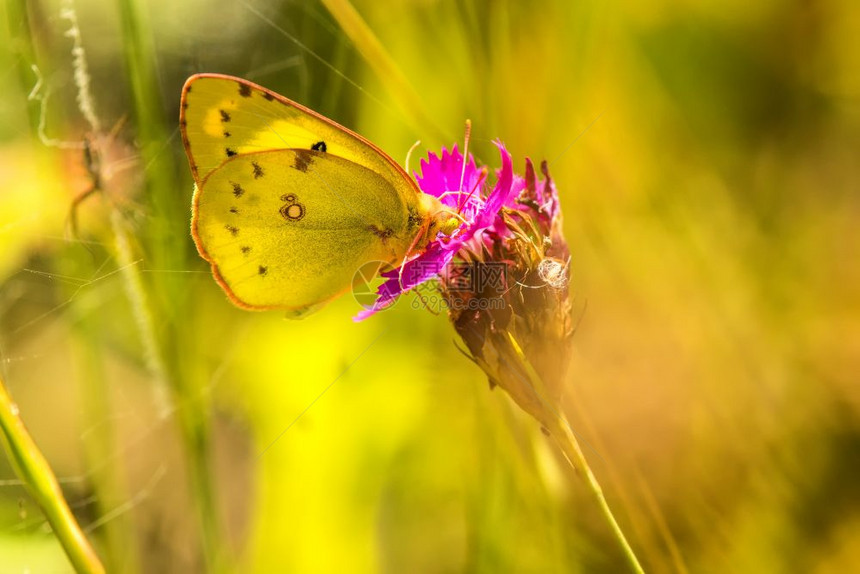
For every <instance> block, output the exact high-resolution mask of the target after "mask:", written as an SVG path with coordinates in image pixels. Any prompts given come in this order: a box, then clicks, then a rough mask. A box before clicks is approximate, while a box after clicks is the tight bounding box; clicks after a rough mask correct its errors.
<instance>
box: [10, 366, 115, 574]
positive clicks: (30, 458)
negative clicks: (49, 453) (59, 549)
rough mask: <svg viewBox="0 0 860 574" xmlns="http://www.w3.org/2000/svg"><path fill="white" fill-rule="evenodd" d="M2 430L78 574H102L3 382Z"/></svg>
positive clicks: (14, 460)
mask: <svg viewBox="0 0 860 574" xmlns="http://www.w3.org/2000/svg"><path fill="white" fill-rule="evenodd" d="M0 427H2V438H3V446H4V447H5V448H6V453H7V454H8V456H9V460H10V461H11V462H12V467H13V468H14V469H15V473H16V474H17V475H18V477H19V478H20V479H21V480H22V481H23V482H24V484H25V485H27V489H28V490H29V491H30V494H31V495H32V496H33V498H34V499H35V500H36V502H37V503H38V504H39V506H40V507H41V508H42V512H44V513H45V517H46V518H47V519H48V523H49V524H50V525H51V528H52V529H53V531H54V534H56V536H57V539H58V540H59V541H60V544H62V545H63V549H64V550H65V551H66V555H67V556H68V557H69V561H70V562H71V563H72V566H74V568H75V570H76V571H77V572H85V573H93V574H96V573H98V574H101V573H103V572H104V571H105V569H104V566H102V563H101V561H100V560H99V557H98V556H97V555H96V553H95V550H93V547H92V546H91V545H90V543H89V541H88V540H87V538H86V536H84V533H83V532H82V531H81V527H80V526H79V525H78V523H77V521H76V520H75V517H74V515H72V511H71V510H70V509H69V505H68V504H66V499H65V498H64V497H63V491H62V490H61V489H60V484H59V483H58V482H57V477H56V476H54V473H53V472H52V471H51V467H50V466H49V465H48V461H47V460H45V457H44V456H43V455H42V453H41V451H40V450H39V447H37V446H36V443H35V442H34V441H33V438H32V437H31V436H30V433H28V432H27V428H26V427H25V426H24V421H22V420H21V417H20V416H18V406H17V405H16V404H15V403H14V402H13V401H12V397H11V396H9V393H8V392H7V391H6V386H5V385H4V384H3V381H2V379H0Z"/></svg>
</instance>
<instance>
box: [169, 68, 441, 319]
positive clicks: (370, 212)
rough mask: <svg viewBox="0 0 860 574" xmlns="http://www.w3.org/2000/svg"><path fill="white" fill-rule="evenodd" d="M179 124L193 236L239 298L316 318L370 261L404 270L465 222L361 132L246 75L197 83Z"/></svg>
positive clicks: (189, 87)
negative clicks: (189, 177) (189, 178)
mask: <svg viewBox="0 0 860 574" xmlns="http://www.w3.org/2000/svg"><path fill="white" fill-rule="evenodd" d="M179 125H180V130H181V132H182V141H183V143H184V144H185V152H186V154H187V155H188V162H189V164H190V165H191V172H192V174H193V176H194V182H195V191H194V199H193V204H192V219H191V233H192V235H193V237H194V242H195V244H196V245H197V250H198V251H199V253H200V255H201V256H202V257H203V258H204V259H206V260H207V261H209V262H210V263H211V264H212V274H213V275H214V277H215V279H216V280H217V281H218V283H219V284H220V285H221V287H222V288H223V289H224V291H225V292H226V293H227V296H228V297H229V298H230V300H231V301H232V302H233V303H235V304H236V305H238V306H239V307H243V308H245V309H253V310H264V309H286V310H288V311H290V312H291V313H292V315H294V316H301V315H303V314H306V313H308V312H311V311H313V310H315V309H317V308H319V307H320V306H322V305H323V304H324V303H326V302H328V301H330V300H332V299H334V298H335V297H337V296H338V295H340V294H342V293H343V292H345V291H347V290H348V289H349V286H350V283H351V280H352V277H353V274H354V273H355V271H356V270H358V269H359V268H360V267H362V266H363V265H364V264H366V263H368V262H370V261H381V262H384V263H386V264H388V265H391V266H396V265H399V264H400V263H401V262H402V261H403V260H404V259H405V258H406V257H408V256H410V255H411V254H412V253H413V252H414V251H415V250H420V249H423V248H424V247H425V246H426V244H427V243H428V242H429V241H431V240H432V239H433V238H434V237H436V235H437V234H438V232H439V231H443V232H448V233H450V232H451V230H453V229H454V228H456V225H457V222H456V219H455V218H454V217H452V215H451V213H450V212H449V211H447V212H446V210H445V208H444V207H443V206H442V204H441V203H440V202H439V201H438V200H437V199H436V198H435V197H432V196H429V195H426V194H423V193H421V192H420V191H419V189H418V187H417V186H416V184H415V182H414V181H413V180H412V178H411V177H410V176H409V175H408V174H407V173H406V172H405V171H404V170H403V169H402V168H401V167H400V166H399V165H398V164H397V163H396V162H395V161H394V160H392V159H391V158H390V157H389V156H388V155H386V154H385V153H384V152H383V151H382V150H380V149H379V148H377V147H376V146H375V145H373V144H372V143H370V142H369V141H367V140H366V139H364V138H363V137H361V136H360V135H358V134H356V133H354V132H352V131H350V130H348V129H346V128H344V127H343V126H340V125H338V124H336V123H335V122H333V121H331V120H329V119H328V118H325V117H323V116H321V115H319V114H317V113H316V112H314V111H312V110H310V109H308V108H306V107H304V106H301V105H300V104H297V103H295V102H293V101H291V100H288V99H287V98H285V97H283V96H281V95H279V94H276V93H274V92H272V91H270V90H267V89H266V88H263V87H261V86H258V85H256V84H254V83H251V82H248V81H246V80H243V79H241V78H235V77H231V76H224V75H220V74H198V75H195V76H191V77H190V78H188V80H187V81H186V82H185V87H184V88H183V90H182V101H181V106H180V115H179Z"/></svg>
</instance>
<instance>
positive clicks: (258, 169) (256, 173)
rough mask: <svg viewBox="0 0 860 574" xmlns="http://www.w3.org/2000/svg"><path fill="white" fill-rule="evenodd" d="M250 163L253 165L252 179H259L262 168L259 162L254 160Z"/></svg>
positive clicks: (261, 174)
mask: <svg viewBox="0 0 860 574" xmlns="http://www.w3.org/2000/svg"><path fill="white" fill-rule="evenodd" d="M251 165H252V166H253V167H254V179H260V178H261V177H263V168H262V167H260V164H258V163H257V162H255V161H252V162H251Z"/></svg>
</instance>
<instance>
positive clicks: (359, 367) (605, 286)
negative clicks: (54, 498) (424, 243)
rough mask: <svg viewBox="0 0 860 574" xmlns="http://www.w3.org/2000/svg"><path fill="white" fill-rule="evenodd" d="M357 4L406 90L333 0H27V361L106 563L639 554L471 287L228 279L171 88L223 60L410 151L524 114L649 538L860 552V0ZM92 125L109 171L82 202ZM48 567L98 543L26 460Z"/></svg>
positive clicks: (600, 431) (32, 391)
mask: <svg viewBox="0 0 860 574" xmlns="http://www.w3.org/2000/svg"><path fill="white" fill-rule="evenodd" d="M69 5H72V6H73V7H74V9H75V14H76V16H77V23H78V27H79V29H80V34H81V39H82V42H83V46H84V48H85V50H86V57H87V62H88V64H89V75H90V80H91V88H92V91H93V99H94V104H95V111H96V114H97V117H98V119H99V121H100V123H101V132H100V133H99V134H93V133H91V128H90V127H88V125H87V122H86V120H85V118H84V117H83V115H82V113H81V111H80V110H79V106H78V104H77V102H76V96H77V93H78V91H77V89H76V87H75V84H74V62H73V57H72V44H71V39H70V38H69V37H67V36H66V35H65V34H64V33H65V32H66V31H67V30H68V29H69V26H70V22H69V21H68V20H67V19H65V18H63V17H62V16H61V10H62V9H63V7H68V6H69ZM354 5H355V8H356V9H357V10H358V12H359V13H360V14H361V16H362V17H363V18H364V19H365V20H366V22H367V24H368V26H369V28H370V30H371V31H372V32H373V33H374V35H375V36H376V38H377V39H378V40H379V42H380V43H381V45H382V46H383V47H384V48H385V49H386V51H387V52H388V54H389V55H390V57H391V59H392V61H393V62H394V63H395V64H396V67H397V69H399V71H400V73H401V74H402V77H403V78H404V79H405V80H406V85H407V86H408V90H403V89H402V86H401V87H398V86H399V84H397V82H396V81H395V80H396V78H395V76H393V75H391V74H380V72H379V67H378V66H379V61H378V60H375V59H374V58H372V57H371V58H369V59H368V58H365V57H363V56H362V53H361V52H360V51H359V50H358V49H357V48H356V47H355V46H354V45H353V43H352V42H351V41H350V38H349V37H347V35H346V34H345V33H344V32H343V31H342V30H341V28H340V27H339V25H338V23H337V21H336V20H335V19H334V18H333V17H332V15H331V14H330V13H329V12H327V11H326V8H325V7H324V6H323V5H322V4H319V3H316V2H279V3H266V2H255V1H251V0H248V1H247V2H244V1H242V2H236V3H224V2H221V3H216V2H210V1H204V0H193V1H191V2H186V3H177V2H162V1H155V2H146V3H143V2H139V3H136V4H135V3H131V2H127V1H124V0H123V1H120V2H117V3H115V4H114V3H102V2H91V1H84V0H79V1H78V2H75V3H74V4H70V3H68V2H58V1H45V2H37V1H32V0H31V1H29V2H26V1H24V0H9V1H8V2H7V5H6V11H5V14H4V16H3V19H4V21H3V26H2V29H3V30H4V32H2V33H3V34H8V38H3V39H2V40H3V41H2V46H3V47H2V48H0V75H2V78H3V79H4V82H3V83H4V86H5V89H4V91H3V96H2V97H0V184H2V188H0V372H2V374H3V379H4V380H5V381H6V382H7V385H8V387H9V389H10V391H11V393H12V394H13V396H14V397H15V399H16V401H17V402H18V404H19V407H20V410H21V416H22V417H23V419H24V421H25V422H26V424H27V425H28V427H29V429H30V430H31V432H32V433H33V435H34V437H35V439H36V441H37V443H38V444H39V445H40V447H41V448H42V449H43V450H44V452H45V455H46V456H47V458H48V460H49V462H51V464H52V466H53V467H54V470H55V472H56V473H57V475H58V476H59V477H60V478H61V481H62V483H63V485H64V490H65V492H66V495H67V497H68V499H69V502H70V504H71V505H72V507H73V509H74V511H75V513H76V516H77V517H78V518H79V520H80V522H81V524H82V526H84V528H85V529H87V530H88V532H89V534H90V536H91V538H92V539H93V541H94V543H95V544H96V548H97V549H98V551H99V552H100V554H101V555H102V557H103V558H104V559H105V562H106V563H107V564H108V565H109V570H111V571H125V572H150V571H171V572H174V571H175V572H194V571H207V570H210V569H211V568H212V567H213V566H212V565H213V563H217V561H218V560H223V564H226V565H227V569H228V570H235V571H242V572H275V571H288V572H303V573H304V572H440V573H441V572H619V571H624V568H625V563H624V561H623V558H622V556H621V553H620V551H619V550H618V548H617V543H616V541H615V540H614V539H613V538H612V537H611V535H610V533H609V530H608V527H607V526H606V524H605V522H603V521H602V520H601V517H600V514H599V512H598V510H597V509H596V508H594V506H593V503H592V501H591V499H590V498H589V497H588V496H587V494H586V491H585V488H584V486H583V484H582V483H581V481H580V480H579V478H578V477H577V476H576V475H575V474H574V473H572V472H571V471H570V470H569V469H568V467H567V466H566V465H565V464H564V462H563V459H562V458H561V457H560V455H559V454H558V452H557V451H556V449H555V448H554V446H553V445H552V443H551V442H549V441H548V439H547V438H546V437H545V436H544V435H543V434H542V433H541V432H540V429H539V428H538V427H537V425H536V423H534V422H533V421H531V420H530V419H528V417H526V416H524V415H523V414H522V413H520V412H519V411H518V409H517V408H516V407H515V406H514V405H513V404H512V403H511V402H510V401H509V400H508V398H507V397H506V396H505V395H504V394H503V393H502V392H501V391H499V390H498V389H497V390H492V391H491V390H490V389H489V387H488V385H487V381H486V378H485V376H484V375H483V374H482V373H481V371H480V370H479V369H478V367H477V366H475V365H474V364H472V363H471V362H470V361H469V360H468V359H466V358H465V357H464V356H463V355H462V354H461V353H460V352H459V351H458V349H457V346H456V345H457V344H458V343H459V342H458V341H457V337H456V334H455V332H454V330H453V328H452V327H451V326H450V324H449V323H448V321H447V319H446V317H445V314H444V313H442V314H440V315H433V314H431V313H429V312H427V311H424V310H420V309H415V308H413V306H412V303H413V299H411V298H404V299H403V300H402V301H401V302H400V303H399V304H398V305H397V306H396V307H395V308H393V309H391V310H389V311H386V312H384V313H380V314H379V315H378V316H376V317H373V318H372V319H370V320H367V321H365V322H362V323H353V322H352V320H351V317H352V316H353V315H354V314H355V313H356V312H357V311H358V310H359V309H360V307H359V306H358V304H357V303H356V302H355V300H354V299H353V298H352V297H351V296H350V295H347V296H345V297H343V298H342V299H341V300H339V301H337V302H336V303H334V304H331V305H329V306H328V307H326V308H325V309H323V310H322V311H320V312H319V313H317V314H315V315H313V316H311V317H309V318H307V319H305V320H302V321H298V322H293V321H287V320H285V319H284V318H283V317H282V316H281V315H279V314H278V313H248V312H244V311H241V310H238V309H236V308H234V307H233V306H231V305H230V303H229V302H228V301H227V300H226V298H225V296H224V294H223V293H222V292H221V291H220V289H219V287H218V286H217V285H216V283H215V282H214V281H213V280H212V278H211V276H210V275H209V274H208V270H207V268H206V265H205V263H204V262H203V261H202V260H201V259H200V258H199V257H198V256H197V254H196V252H195V251H194V246H193V243H192V241H191V238H190V236H189V234H188V232H187V231H188V225H189V206H190V198H191V189H192V184H191V176H190V173H189V171H188V169H187V165H186V163H185V158H184V153H183V150H182V145H181V141H180V139H179V136H178V126H177V119H176V118H177V117H178V109H179V93H180V89H181V86H182V84H183V82H184V80H185V79H186V78H187V77H188V76H189V75H191V74H193V73H196V72H220V73H227V74H233V75H237V76H242V77H245V78H247V79H249V80H252V81H254V82H257V83H259V84H262V85H264V86H266V87H269V88H271V89H273V90H275V91H278V92H279V93H282V94H284V95H285V96H287V97H290V98H292V99H295V100H296V101H299V102H301V103H303V104H305V105H307V106H309V107H311V108H313V109H315V110H317V111H319V112H320V113H322V114H324V115H327V116H329V117H332V118H333V119H335V120H336V121H339V122H341V123H343V124H344V125H346V126H348V127H350V128H352V129H355V130H356V131H358V132H359V133H362V134H363V135H365V136H366V137H368V138H369V139H371V140H372V141H374V142H375V143H376V144H378V145H379V146H380V147H381V148H382V149H384V150H386V151H387V152H389V153H390V154H391V155H392V157H394V158H395V159H397V160H398V161H403V159H404V158H405V157H406V153H407V151H408V149H409V148H410V146H411V145H412V144H413V143H414V142H415V141H416V140H421V141H422V142H423V143H422V145H421V146H420V147H419V148H418V150H417V151H416V152H415V154H419V155H415V154H413V158H412V160H411V161H412V166H413V167H414V166H415V165H417V159H418V157H419V156H420V157H423V156H424V155H425V154H426V153H427V151H428V150H429V151H433V150H436V151H438V150H439V149H440V147H441V146H442V145H446V146H449V147H450V146H451V145H453V144H454V143H456V142H460V141H461V140H462V137H463V136H462V131H463V122H464V120H465V119H466V118H470V119H471V120H472V123H473V134H472V137H473V139H472V144H471V145H472V147H473V149H474V151H475V154H476V156H477V158H478V159H479V161H481V162H482V163H484V164H486V165H489V166H491V167H497V166H498V164H499V159H498V154H497V152H496V151H495V148H494V146H493V145H492V142H493V140H495V139H499V140H501V141H503V142H504V143H505V144H506V146H507V147H508V149H509V150H510V151H511V152H512V154H513V156H514V161H515V167H516V169H517V170H518V171H521V170H522V166H523V162H524V158H525V157H531V158H532V159H533V160H537V161H539V160H542V159H546V160H547V161H549V166H550V172H551V173H552V176H553V178H554V179H555V181H556V184H557V186H558V189H559V193H560V197H561V202H562V208H563V211H564V223H565V233H566V236H567V240H568V243H569V245H570V250H571V253H572V262H571V269H572V281H571V286H570V288H571V297H572V298H573V300H574V309H575V313H576V320H577V322H578V328H577V331H576V334H575V337H574V343H573V349H574V351H573V356H572V357H571V364H570V371H569V380H568V381H567V386H566V390H565V395H564V407H565V411H566V413H567V414H568V417H569V418H570V420H571V425H572V427H573V429H574V431H575V432H576V433H577V434H578V435H579V436H580V437H581V439H582V440H583V442H584V444H586V445H587V446H586V447H585V450H586V456H587V457H588V458H589V460H590V461H591V464H592V465H593V469H594V471H595V473H596V474H597V476H598V478H599V479H600V480H601V482H602V484H603V486H604V489H605V491H606V494H607V497H608V498H609V501H610V504H611V505H612V506H613V508H614V509H615V511H616V514H617V515H618V518H619V521H620V523H621V526H622V528H624V530H625V532H627V534H628V537H629V539H630V541H631V544H632V546H633V548H634V550H635V551H636V552H637V554H638V555H639V556H640V558H641V560H642V562H643V564H644V566H645V568H646V570H647V571H648V572H744V573H746V572H749V573H758V572H814V573H822V574H823V573H829V572H847V571H851V569H852V567H856V566H855V565H856V564H857V563H860V550H858V549H860V544H858V541H860V495H858V493H860V491H858V489H857V487H856V481H857V478H856V477H857V476H858V470H860V467H858V457H857V453H858V449H860V420H858V413H860V385H858V383H860V380H858V374H860V264H858V261H860V231H858V229H860V227H858V223H860V199H858V198H860V196H858V191H860V162H858V159H857V158H858V150H860V49H858V48H857V37H858V36H860V5H857V4H856V3H852V2H846V1H837V0H828V1H823V2H815V3H801V2H775V1H768V2H758V3H752V2H729V3H726V2H721V3H717V2H683V1H677V0H676V1H671V0H664V1H662V2H651V3H648V4H641V5H637V6H632V5H627V4H624V3H601V2H569V1H567V0H551V1H547V2H542V3H537V4H535V3H528V2H522V1H519V2H517V1H508V2H495V1H489V0H485V1H469V2H445V1H441V0H412V1H407V2H398V3H382V2H372V1H365V0H362V1H356V2H355V4H354ZM129 6H131V10H132V12H133V13H134V14H136V15H137V18H138V20H137V25H138V26H139V28H138V29H139V30H142V38H143V40H139V39H138V40H135V39H134V37H133V34H132V33H131V32H130V31H129V30H130V28H129V25H128V10H129ZM141 46H146V47H147V48H148V49H147V50H146V51H145V52H144V53H140V51H139V49H140V47H141ZM136 50H137V52H136ZM135 58H137V60H135ZM134 61H143V62H144V64H145V65H146V66H150V68H148V69H150V70H152V74H151V76H149V77H147V76H146V74H145V73H143V72H141V70H140V68H137V67H135V65H134V64H133V62H134ZM32 65H36V66H37V67H38V71H39V77H41V86H40V90H39V91H37V92H35V94H36V95H37V96H41V97H44V96H45V94H48V99H47V102H46V104H45V105H44V108H42V106H41V104H40V101H39V99H38V97H37V98H36V99H34V98H32V97H31V98H29V99H28V95H30V96H33V94H34V92H33V88H34V86H35V85H36V83H37V75H36V73H34V71H33V70H32V69H31V66H32ZM141 85H143V86H144V88H145V89H143V91H142V92H141V91H140V86H141ZM136 90H138V91H137V92H136ZM135 93H145V94H146V98H145V102H146V105H148V106H150V108H149V109H150V112H151V115H150V116H147V117H144V116H143V114H142V113H141V106H140V103H139V102H138V101H137V100H136V96H135ZM413 97H414V99H410V98H413ZM416 105H417V107H414V106H416ZM40 121H43V122H44V134H43V135H44V136H45V137H43V138H41V139H40V138H39V129H38V127H39V123H40ZM114 127H116V128H117V129H116V130H115V132H116V133H115V135H114V136H112V137H106V135H107V134H108V133H109V132H111V131H112V130H114ZM46 138H52V139H55V140H61V141H63V142H67V143H70V144H73V145H69V146H65V147H66V148H69V149H62V148H61V147H58V146H57V145H56V142H50V141H43V140H45V139H46ZM86 138H89V139H88V140H87V141H90V142H97V143H94V144H93V146H94V147H96V148H97V150H98V152H99V153H100V154H101V156H100V157H101V158H102V162H101V165H98V166H90V167H91V168H92V169H91V170H90V171H94V170H95V171H98V173H101V174H102V177H103V178H104V181H103V182H102V183H103V186H102V187H103V188H104V189H103V191H102V193H99V194H96V195H94V196H92V197H90V198H88V199H87V200H86V201H84V202H83V203H82V204H81V206H80V208H79V209H78V210H77V213H78V219H79V223H78V228H79V231H78V234H77V235H74V234H70V233H69V227H68V224H67V217H68V213H69V206H70V205H71V202H72V200H73V198H74V197H75V196H76V195H77V194H80V193H81V192H82V191H84V190H85V189H87V186H88V185H89V184H90V182H91V181H92V178H91V177H90V176H88V170H87V164H86V161H85V159H84V152H83V150H82V149H81V147H80V144H81V142H83V141H85V139H86ZM460 145H462V144H460ZM123 242H125V243H123ZM311 255H312V254H311ZM135 278H136V279H135ZM134 281H139V283H140V284H139V289H138V290H137V291H135V289H134V288H133V287H131V286H130V285H132V284H133V283H134ZM141 293H142V294H143V295H144V297H145V298H146V300H145V301H141V300H140V296H141ZM153 341H155V344H156V349H155V350H154V349H153V348H152V342H153ZM159 345H160V346H161V347H160V351H159ZM159 352H160V353H161V354H162V357H161V358H160V359H159ZM189 429H191V430H190V431H189ZM195 437H196V440H198V441H199V442H197V443H195V442H193V440H190V439H193V438H195ZM201 458H202V459H203V461H202V462H203V467H202V468H203V469H204V472H202V473H198V475H196V476H197V478H195V474H194V470H193V469H194V468H195V465H198V467H197V468H201V467H200V466H199V464H200V463H201ZM207 490H210V491H211V495H212V498H213V500H214V501H215V505H216V508H217V512H216V515H215V516H214V517H211V516H210V518H211V519H212V520H211V521H210V522H209V523H206V524H201V519H200V517H199V512H198V510H197V509H196V508H197V505H198V503H199V499H200V498H201V496H206V495H205V492H206V491H207ZM204 521H205V519H204ZM209 528H214V529H215V530H216V532H215V535H214V537H215V539H220V540H221V541H222V543H223V544H222V545H221V546H219V547H218V548H207V547H206V544H205V543H204V542H202V541H204V540H205V539H206V531H207V529H209ZM213 555H217V556H218V557H219V558H218V559H216V560H215V562H213V558H212V556H213ZM23 569H29V570H30V571H32V572H41V571H51V572H62V571H70V566H68V564H67V562H66V560H65V557H64V556H63V554H62V552H61V550H60V547H59V545H58V544H57V543H56V540H54V538H53V537H52V535H51V534H50V531H49V529H48V528H47V527H46V526H45V523H44V520H43V519H42V517H41V515H40V512H39V509H38V508H37V507H36V506H35V505H34V503H33V502H32V501H31V499H30V498H29V496H28V495H27V493H26V491H25V490H24V488H23V487H22V486H21V485H20V484H19V483H17V482H16V480H15V477H14V474H13V472H12V469H11V467H9V465H8V463H6V462H5V461H3V462H0V572H5V571H10V572H11V571H16V572H17V571H22V570H23Z"/></svg>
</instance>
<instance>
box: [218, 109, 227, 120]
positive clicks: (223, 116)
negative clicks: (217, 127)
mask: <svg viewBox="0 0 860 574" xmlns="http://www.w3.org/2000/svg"><path fill="white" fill-rule="evenodd" d="M218 111H219V112H220V113H221V121H222V122H224V123H226V122H229V121H230V114H229V113H228V112H227V110H218Z"/></svg>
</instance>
